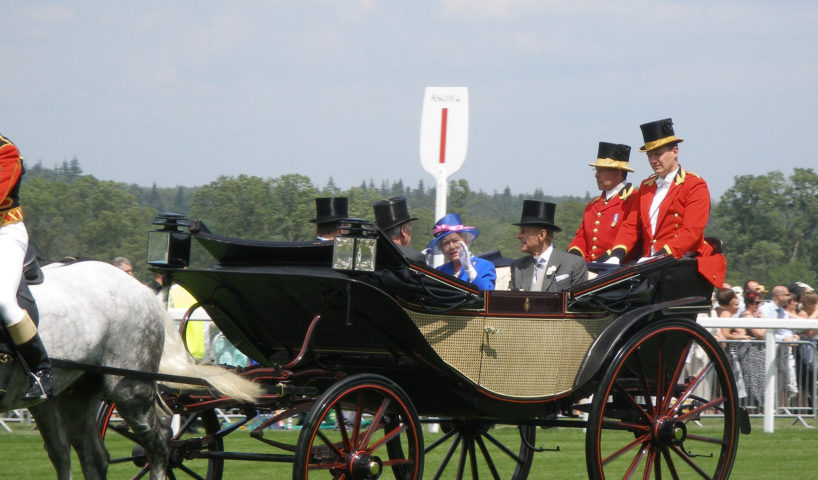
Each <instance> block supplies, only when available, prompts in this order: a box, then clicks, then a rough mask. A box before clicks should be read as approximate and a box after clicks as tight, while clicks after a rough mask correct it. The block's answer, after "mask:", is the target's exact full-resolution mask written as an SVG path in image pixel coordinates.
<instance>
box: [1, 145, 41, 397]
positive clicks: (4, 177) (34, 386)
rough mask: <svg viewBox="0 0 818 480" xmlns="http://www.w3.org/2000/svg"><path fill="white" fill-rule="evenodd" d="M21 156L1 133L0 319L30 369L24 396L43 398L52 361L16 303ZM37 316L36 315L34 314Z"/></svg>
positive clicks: (21, 240)
mask: <svg viewBox="0 0 818 480" xmlns="http://www.w3.org/2000/svg"><path fill="white" fill-rule="evenodd" d="M24 171H25V170H24V168H23V156H22V155H20V151H19V150H17V147H16V146H15V145H14V144H13V143H11V142H10V141H9V140H8V139H7V138H5V137H4V136H2V135H0V319H2V321H3V323H4V325H5V329H4V330H5V331H6V332H7V333H8V336H9V337H10V339H11V341H12V343H14V345H15V348H16V349H17V352H18V353H19V354H20V356H21V357H22V358H23V360H24V361H25V363H26V370H27V371H29V372H30V375H29V377H30V379H29V386H28V388H27V389H26V391H25V392H24V393H23V399H24V400H35V399H44V398H46V396H47V395H50V394H51V390H52V382H51V362H50V361H49V359H48V355H47V354H46V350H45V346H44V345H43V342H42V340H40V335H39V334H38V333H37V326H36V324H35V323H34V320H33V319H32V318H31V315H34V314H35V312H32V314H31V315H30V314H29V312H27V311H26V310H23V309H22V308H20V306H19V304H18V303H17V290H18V288H19V287H20V281H25V280H22V277H23V261H24V258H25V255H26V250H27V248H28V232H27V231H26V227H25V225H24V224H23V209H22V207H21V206H20V180H21V177H22V175H23V173H24ZM35 318H36V315H35Z"/></svg>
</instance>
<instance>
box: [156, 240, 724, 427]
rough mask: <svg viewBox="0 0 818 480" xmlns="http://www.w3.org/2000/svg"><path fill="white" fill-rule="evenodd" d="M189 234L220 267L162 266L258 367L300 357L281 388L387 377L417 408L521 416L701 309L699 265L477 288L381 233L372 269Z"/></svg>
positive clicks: (541, 411)
mask: <svg viewBox="0 0 818 480" xmlns="http://www.w3.org/2000/svg"><path fill="white" fill-rule="evenodd" d="M192 237H193V238H194V239H196V240H197V241H198V242H199V243H200V244H201V245H202V246H203V247H204V249H205V250H207V251H208V252H209V253H210V254H211V255H212V256H213V257H214V258H215V259H216V260H217V263H216V264H215V265H214V266H212V267H210V268H205V269H193V268H170V267H163V268H160V270H161V271H163V272H164V273H168V274H170V275H171V276H172V279H173V281H175V282H177V283H179V284H181V285H182V286H183V287H185V288H186V289H187V290H188V291H189V292H190V293H191V294H192V295H193V296H194V297H195V298H196V299H197V300H198V301H199V303H200V304H201V305H202V306H203V307H204V308H205V310H206V311H207V312H208V314H209V315H210V317H211V318H212V320H213V321H214V323H215V324H216V325H217V326H218V327H219V329H221V331H222V332H223V333H224V335H225V336H226V337H227V339H228V340H230V341H231V342H232V343H233V344H234V345H235V346H236V347H237V348H238V349H239V350H241V351H242V352H243V353H245V354H246V355H247V356H248V357H250V358H252V359H253V360H255V361H256V362H258V363H259V364H261V365H264V366H269V367H281V366H286V365H288V364H290V362H292V361H293V359H295V358H297V357H298V358H299V360H298V361H297V362H295V363H294V364H293V367H292V377H291V378H290V380H289V381H290V382H291V383H293V384H296V385H299V384H301V385H315V386H318V387H319V388H325V387H327V386H329V385H330V384H331V383H333V382H334V381H336V380H337V379H338V378H339V377H340V376H344V375H351V374H355V373H375V374H380V375H383V376H385V377H387V378H390V379H392V380H393V381H395V382H396V383H397V384H399V385H400V386H401V387H402V388H403V389H404V390H405V391H406V392H407V393H408V394H409V396H410V397H411V398H412V401H413V403H414V404H415V406H416V408H417V410H418V412H419V413H420V414H421V415H428V416H434V415H448V416H452V415H454V416H461V417H462V416H484V417H491V418H499V419H506V420H510V421H519V420H520V419H525V418H532V417H538V416H543V415H547V414H550V413H553V412H556V411H559V409H560V408H563V407H564V406H566V405H570V404H571V402H572V401H573V400H575V399H576V398H578V396H584V395H587V394H588V393H590V390H591V389H592V388H593V383H594V381H595V379H597V377H598V376H599V373H600V372H601V370H602V369H603V367H604V366H605V364H606V362H607V360H608V359H609V357H611V356H612V354H613V353H615V351H616V348H617V346H618V345H621V343H622V342H624V341H625V340H627V338H628V334H629V332H632V331H633V330H634V329H635V328H638V327H639V326H640V325H644V323H645V322H648V321H656V320H659V319H661V318H662V317H664V316H666V315H670V314H673V315H675V316H676V318H679V316H680V315H681V316H682V317H687V318H690V319H691V321H693V319H694V318H695V315H696V314H697V313H699V312H701V311H706V310H707V309H708V308H709V295H710V291H711V290H712V288H711V286H710V285H709V283H707V282H706V281H705V280H704V279H703V278H702V277H701V276H700V275H698V273H697V271H696V266H697V264H696V260H695V259H682V260H676V259H673V258H672V257H666V258H659V259H655V260H652V261H649V262H646V263H645V264H642V265H635V266H631V267H627V268H623V269H620V270H617V271H616V272H613V273H610V274H607V275H602V276H599V277H598V278H596V279H595V280H591V281H589V282H586V283H583V284H581V285H578V286H577V287H575V288H573V289H571V290H570V291H566V292H562V293H558V294H553V293H539V292H537V293H535V292H512V291H488V292H487V291H477V290H475V289H474V288H473V287H472V286H471V285H470V284H468V283H464V282H461V281H459V280H457V279H455V278H454V277H451V276H448V275H445V274H442V273H441V272H439V271H437V270H434V269H432V268H430V267H427V266H426V265H420V264H416V263H412V262H409V261H407V260H406V259H405V258H404V257H403V255H402V254H401V253H400V251H399V250H398V249H397V248H396V247H395V246H394V245H393V244H392V243H391V242H390V241H389V240H388V239H386V238H385V237H384V236H383V235H382V234H380V233H379V234H378V242H377V252H378V257H377V263H376V269H375V271H374V272H348V271H341V270H334V269H333V268H332V267H331V265H332V255H333V244H332V243H328V242H260V241H247V240H241V239H233V238H226V237H222V236H218V235H214V234H212V233H210V232H208V231H206V229H202V230H199V229H193V230H192Z"/></svg>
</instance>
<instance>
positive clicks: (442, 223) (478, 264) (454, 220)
mask: <svg viewBox="0 0 818 480" xmlns="http://www.w3.org/2000/svg"><path fill="white" fill-rule="evenodd" d="M432 233H433V234H434V236H435V238H434V239H433V240H432V241H431V242H429V245H428V246H427V248H428V249H429V251H430V252H431V253H442V254H443V255H444V256H445V257H446V259H447V260H448V262H447V263H444V264H443V265H441V266H439V267H437V269H438V270H440V271H441V272H444V273H448V274H449V275H454V276H455V277H457V278H459V279H460V280H463V281H466V282H469V283H471V284H472V285H474V286H475V287H477V288H479V289H480V290H494V281H495V280H496V279H497V272H496V271H495V269H494V264H493V263H491V262H489V261H488V260H483V259H482V258H476V257H472V255H471V252H470V251H469V245H471V243H472V242H473V241H474V240H475V239H476V238H477V236H478V235H480V232H479V231H478V230H477V229H476V228H475V227H467V226H464V225H463V220H461V219H460V215H458V214H456V213H449V214H447V215H446V216H445V217H443V218H441V219H440V220H438V221H437V222H436V223H435V226H434V230H433V232H432Z"/></svg>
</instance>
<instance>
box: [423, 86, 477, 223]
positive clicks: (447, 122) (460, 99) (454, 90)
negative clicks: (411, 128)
mask: <svg viewBox="0 0 818 480" xmlns="http://www.w3.org/2000/svg"><path fill="white" fill-rule="evenodd" d="M468 145H469V89H468V88H467V87H426V92H425V93H424V95H423V114H422V115H421V118H420V163H421V165H423V168H424V169H425V170H426V171H427V172H429V173H431V174H432V175H433V176H434V177H435V180H436V181H437V196H436V198H435V220H437V219H438V218H441V217H442V216H443V215H446V197H447V195H448V183H447V180H448V178H449V177H450V176H451V175H452V174H453V173H455V172H457V171H458V170H460V167H462V166H463V162H465V161H466V150H467V148H468Z"/></svg>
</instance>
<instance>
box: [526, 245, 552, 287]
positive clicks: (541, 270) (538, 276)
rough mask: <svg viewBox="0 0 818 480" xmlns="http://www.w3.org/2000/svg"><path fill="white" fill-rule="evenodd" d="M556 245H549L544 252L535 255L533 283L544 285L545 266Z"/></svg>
mask: <svg viewBox="0 0 818 480" xmlns="http://www.w3.org/2000/svg"><path fill="white" fill-rule="evenodd" d="M553 251H554V245H549V246H548V248H546V249H545V251H544V252H542V253H541V254H539V255H537V256H535V257H534V276H533V277H531V285H538V284H539V285H542V278H544V277H545V266H546V265H548V260H549V259H550V258H551V252H553Z"/></svg>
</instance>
